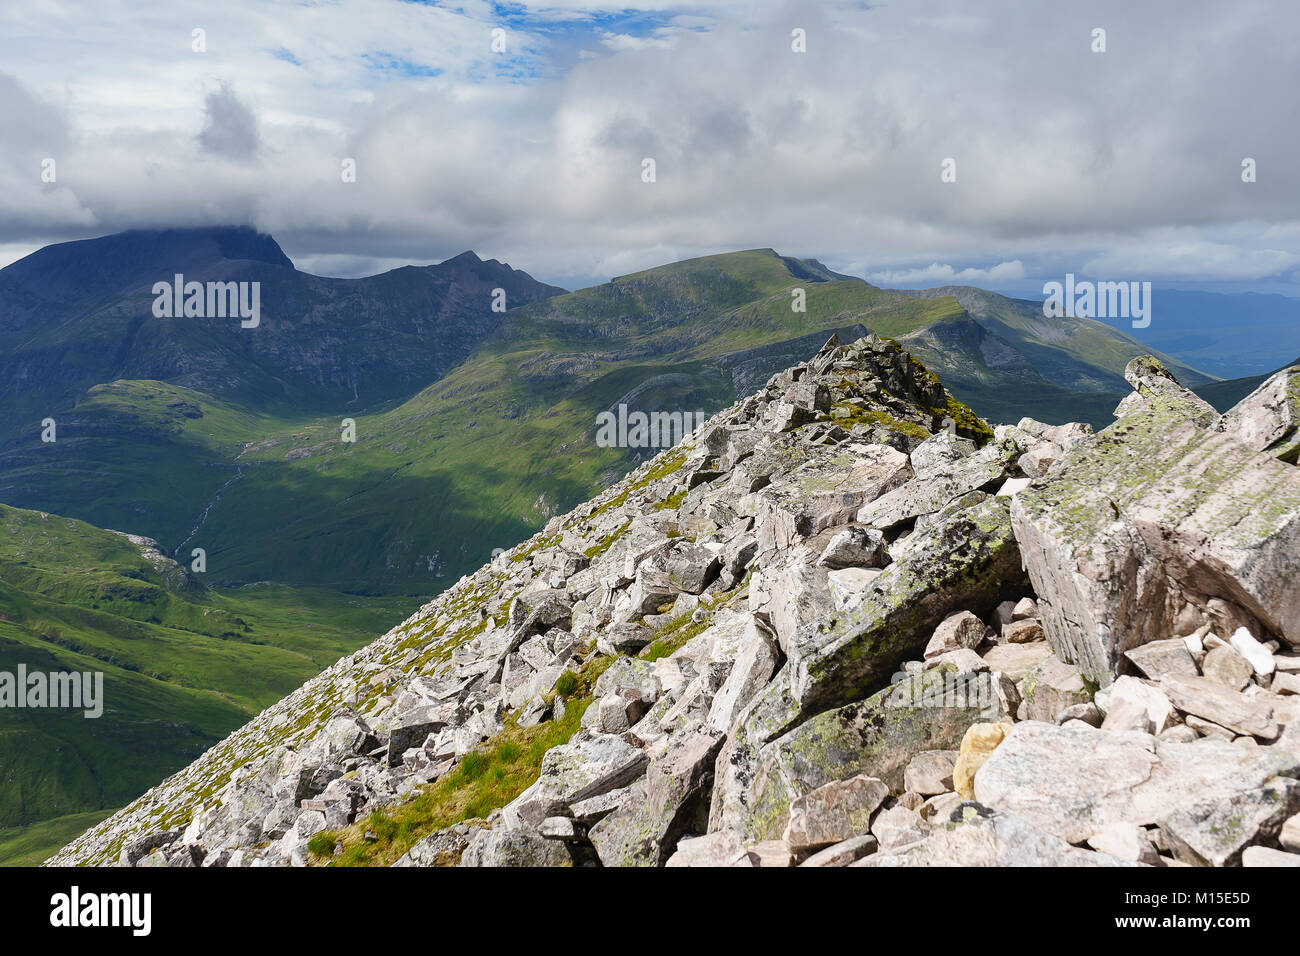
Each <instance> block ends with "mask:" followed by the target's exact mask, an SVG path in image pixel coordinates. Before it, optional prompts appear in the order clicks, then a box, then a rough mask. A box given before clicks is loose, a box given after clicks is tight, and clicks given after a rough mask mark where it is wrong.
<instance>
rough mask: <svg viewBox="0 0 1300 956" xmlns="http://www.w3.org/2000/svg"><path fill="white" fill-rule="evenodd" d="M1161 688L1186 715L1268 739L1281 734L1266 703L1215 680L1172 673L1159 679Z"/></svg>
mask: <svg viewBox="0 0 1300 956" xmlns="http://www.w3.org/2000/svg"><path fill="white" fill-rule="evenodd" d="M1160 689H1161V690H1162V691H1164V693H1165V696H1166V697H1168V698H1169V700H1170V702H1172V703H1173V705H1174V706H1175V707H1177V708H1178V709H1179V710H1181V711H1182V712H1183V713H1185V714H1195V715H1196V716H1197V717H1202V718H1204V719H1205V720H1210V721H1213V722H1214V723H1216V724H1218V725H1219V726H1221V727H1227V728H1228V729H1229V730H1235V731H1236V732H1237V733H1239V734H1250V735H1251V736H1254V737H1262V738H1263V739H1265V740H1272V739H1274V738H1275V737H1277V735H1278V725H1277V721H1276V720H1274V719H1273V710H1272V708H1271V707H1269V706H1268V704H1267V703H1264V702H1263V701H1258V700H1252V699H1250V698H1249V697H1244V696H1242V695H1241V694H1239V693H1237V692H1236V691H1234V690H1233V689H1232V688H1231V687H1226V686H1224V685H1223V684H1221V683H1219V682H1218V681H1216V680H1212V679H1210V678H1208V677H1188V676H1186V675H1184V674H1169V675H1166V676H1165V677H1164V678H1163V679H1162V680H1161V681H1160Z"/></svg>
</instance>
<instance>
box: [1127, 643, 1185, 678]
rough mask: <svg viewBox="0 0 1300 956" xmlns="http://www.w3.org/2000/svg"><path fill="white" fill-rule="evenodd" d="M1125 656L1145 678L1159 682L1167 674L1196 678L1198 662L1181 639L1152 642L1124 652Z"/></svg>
mask: <svg viewBox="0 0 1300 956" xmlns="http://www.w3.org/2000/svg"><path fill="white" fill-rule="evenodd" d="M1124 656H1125V657H1126V658H1128V660H1129V661H1130V662H1131V663H1132V664H1133V665H1134V666H1135V667H1136V668H1137V669H1138V670H1139V671H1141V672H1142V675H1143V676H1144V677H1149V678H1151V680H1159V679H1160V678H1161V677H1163V676H1164V675H1166V674H1191V675H1192V676H1196V675H1197V674H1198V673H1199V671H1197V669H1196V661H1194V660H1192V655H1191V654H1189V653H1188V652H1187V644H1186V642H1184V641H1183V640H1182V639H1181V638H1177V637H1173V638H1167V639H1165V640H1162V641H1152V642H1151V643H1149V644H1143V645H1142V646H1141V647H1135V648H1133V649H1132V650H1128V651H1125V652H1124Z"/></svg>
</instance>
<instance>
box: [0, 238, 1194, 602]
mask: <svg viewBox="0 0 1300 956" xmlns="http://www.w3.org/2000/svg"><path fill="white" fill-rule="evenodd" d="M176 273H180V274H183V275H184V277H185V280H186V281H191V280H193V281H201V282H202V281H257V282H260V283H261V288H262V293H261V302H262V319H261V324H260V325H259V326H258V327H257V328H254V329H243V328H240V327H239V323H238V322H237V321H234V320H232V319H211V318H173V319H155V318H153V317H152V316H151V313H150V305H151V302H152V294H151V292H150V289H151V287H152V285H153V283H154V282H157V281H170V280H171V277H172V275H173V274H176ZM494 289H504V290H505V296H506V304H507V305H509V306H511V307H510V308H509V310H508V311H506V312H504V313H498V312H494V311H492V298H493V290H494ZM795 290H803V293H804V311H796V310H795V308H794V307H793V305H794V292H795ZM0 327H3V328H4V329H5V330H6V331H7V332H8V333H9V335H7V336H6V340H5V341H6V344H5V345H4V346H2V347H0V372H2V374H0V382H3V385H2V386H0V388H3V391H2V392H0V398H2V400H3V401H4V403H5V405H6V408H7V409H11V410H12V413H11V414H7V415H6V417H5V425H4V426H3V430H2V434H3V438H4V445H3V451H0V501H4V502H5V503H8V504H11V505H14V506H17V507H25V508H34V509H39V510H43V511H50V512H54V513H56V514H60V515H66V516H69V517H75V518H79V519H81V520H84V521H88V522H90V523H92V524H95V525H98V526H100V527H108V528H116V529H122V530H129V531H131V532H134V533H137V534H142V535H146V536H148V537H151V538H155V539H157V540H158V541H159V542H161V544H162V545H163V547H164V549H165V550H167V551H168V552H169V553H175V554H181V549H182V547H183V548H185V549H187V552H188V550H192V549H193V548H194V547H202V548H204V549H205V551H206V553H207V563H208V570H207V573H208V575H209V579H210V580H212V581H215V582H221V583H238V584H246V583H249V582H253V581H263V580H271V581H277V582H282V583H287V584H294V585H319V586H328V587H332V588H336V589H340V590H346V591H350V592H362V593H404V594H413V595H415V594H425V593H427V592H428V591H429V590H430V589H431V588H436V587H437V586H438V582H439V581H444V582H445V581H450V580H454V579H455V578H456V577H458V576H459V575H460V574H462V573H465V572H466V571H467V570H469V569H471V568H473V567H476V566H477V565H478V563H480V562H481V561H482V560H483V559H484V558H485V557H486V556H488V555H490V553H491V551H492V550H493V549H494V548H498V547H507V546H509V545H511V544H513V543H514V542H515V541H518V540H520V539H521V538H523V537H526V536H527V535H528V534H529V533H531V532H532V531H533V530H535V529H536V527H538V526H539V524H541V523H544V522H545V520H546V519H547V518H548V517H550V516H551V515H553V514H555V513H557V512H558V511H559V510H562V509H564V508H568V507H571V506H572V505H573V504H575V503H577V502H579V501H582V500H584V499H585V498H586V496H588V495H589V494H591V493H592V492H593V490H595V489H598V488H599V487H601V486H602V485H604V484H607V483H608V482H610V481H611V480H613V479H614V478H616V477H617V476H618V475H619V474H622V473H623V472H625V471H626V470H627V469H628V468H629V467H631V466H633V465H634V464H635V463H636V462H637V461H638V460H639V459H640V457H642V453H638V452H636V451H630V450H625V449H600V448H597V447H596V446H595V444H594V423H595V418H596V415H597V414H598V413H599V412H600V411H602V410H605V409H607V408H611V407H614V406H616V405H618V404H619V403H620V402H621V403H626V404H629V405H635V406H636V407H639V408H642V409H644V410H646V411H651V410H659V409H667V410H674V409H676V410H699V411H704V412H708V413H712V412H714V411H716V410H717V409H718V408H721V407H724V406H725V405H726V404H727V403H729V402H731V401H733V400H734V399H735V398H736V397H737V396H738V395H742V394H746V393H748V391H750V390H752V389H753V388H754V387H756V385H757V384H761V382H762V380H763V379H765V378H766V377H767V376H768V375H771V374H773V373H774V372H776V371H778V370H779V369H781V368H784V367H786V366H787V365H789V364H790V362H791V361H793V360H795V359H796V358H797V357H798V356H799V355H800V354H801V353H804V352H807V350H808V348H809V347H811V346H810V344H809V343H811V342H813V341H814V340H816V339H818V338H819V337H820V338H821V339H822V340H824V338H825V336H826V335H827V334H829V333H830V332H832V331H836V330H840V331H845V332H846V333H850V332H854V333H858V334H860V332H861V331H862V330H868V331H872V332H878V333H880V334H883V335H887V336H891V337H894V338H896V339H898V340H899V341H900V342H901V343H903V344H904V345H905V346H906V347H907V348H908V349H909V350H911V351H912V352H914V353H915V354H916V355H917V357H918V358H920V359H921V360H922V361H924V362H926V363H927V364H928V365H930V367H932V368H934V369H935V371H936V373H937V374H939V375H940V376H941V377H942V378H943V379H944V381H945V382H948V383H949V386H950V388H951V389H952V390H953V392H954V394H956V395H957V396H958V397H959V398H961V399H962V400H964V401H966V402H967V403H969V404H970V405H971V407H973V408H974V409H975V410H976V411H977V412H979V413H981V414H983V415H986V416H988V417H990V418H993V419H999V420H1014V419H1018V418H1019V417H1021V416H1022V415H1024V414H1028V413H1030V412H1031V411H1032V412H1034V413H1035V414H1036V415H1037V416H1038V417H1040V418H1043V419H1044V420H1055V421H1064V420H1066V419H1067V418H1071V417H1073V418H1082V419H1085V420H1093V421H1094V422H1095V423H1097V424H1102V423H1104V421H1105V420H1108V413H1109V409H1110V407H1113V402H1112V393H1121V392H1122V390H1123V380H1122V374H1121V373H1122V370H1123V367H1124V364H1125V363H1126V362H1127V361H1128V360H1129V359H1130V358H1132V357H1133V356H1135V355H1138V354H1141V353H1142V352H1143V351H1144V349H1143V347H1142V346H1141V344H1140V343H1138V342H1137V341H1135V340H1133V339H1131V338H1130V337H1128V336H1126V335H1124V334H1123V333H1121V332H1118V331H1116V330H1113V329H1110V328H1108V327H1107V326H1105V325H1103V324H1101V323H1098V322H1092V321H1089V320H1077V319H1048V318H1045V317H1043V316H1042V314H1041V309H1037V308H1036V306H1035V304H1034V303H1029V302H1025V301H1021V300H1014V299H1008V298H1006V297H1003V296H999V295H997V294H995V293H989V292H984V291H982V290H978V289H972V288H969V287H952V288H945V289H936V290H930V291H928V292H923V293H900V292H891V291H888V290H884V289H879V288H877V287H875V286H872V285H870V284H869V283H867V282H864V281H862V280H860V279H854V278H851V277H846V276H842V275H840V274H838V273H835V272H832V271H831V270H829V269H827V268H826V267H825V266H823V265H822V264H821V263H819V262H817V261H816V260H800V259H793V258H789V257H785V256H781V255H778V254H777V253H776V252H774V251H772V250H770V249H762V250H750V251H747V252H739V253H731V254H724V255H717V256H709V257H705V258H701V259H693V260H688V261H685V262H679V263H674V264H671V265H667V266H662V267H659V268H656V269H651V270H648V271H645V272H640V273H636V274H633V275H629V276H623V277H620V278H617V279H614V280H613V281H611V282H608V283H605V284H603V285H599V286H595V287H592V288H589V289H584V290H581V291H578V292H573V293H565V294H561V290H559V289H557V288H555V287H553V286H547V285H544V284H542V283H539V282H536V281H535V280H533V279H532V278H531V277H529V276H528V275H526V274H525V273H522V272H519V271H517V270H514V269H512V268H510V267H509V266H506V265H503V264H501V263H498V262H495V261H487V262H484V261H482V260H480V259H479V258H478V257H477V256H475V255H474V254H473V253H464V254H462V255H460V256H457V257H455V258H453V259H450V260H448V261H446V262H444V263H442V264H440V265H437V266H428V267H406V268H402V269H397V270H394V271H392V272H388V273H384V274H383V275H379V276H373V277H370V278H366V279H355V280H350V279H349V280H345V279H326V278H320V277H316V276H310V275H307V274H305V273H301V272H298V271H296V270H295V269H294V268H293V267H292V264H291V263H290V262H289V260H288V259H287V257H286V256H285V255H284V253H283V252H282V251H281V250H280V248H279V246H278V245H277V244H276V243H275V242H274V240H273V239H271V238H270V237H269V236H264V235H259V234H257V233H255V232H253V231H252V230H250V229H242V228H232V229H212V230H167V231H160V232H132V233H125V234H121V235H117V236H110V237H106V238H103V239H97V240H88V241H84V242H73V243H64V244H61V245H57V246H51V247H48V248H46V249H42V250H40V251H39V252H37V253H35V254H33V255H31V256H29V257H27V258H26V259H23V260H20V261H19V262H17V263H14V264H13V265H11V266H9V267H8V268H6V269H3V270H0ZM1162 358H1164V359H1165V360H1166V361H1167V362H1168V364H1169V366H1170V367H1171V368H1172V369H1173V370H1174V371H1175V373H1176V374H1178V375H1179V376H1180V377H1181V378H1182V379H1183V380H1184V381H1186V382H1188V383H1189V384H1198V383H1208V382H1210V381H1212V378H1211V377H1210V376H1206V375H1202V374H1200V373H1198V372H1197V371H1195V370H1194V369H1190V368H1188V367H1187V366H1185V365H1182V364H1181V363H1178V362H1177V361H1176V360H1174V359H1171V358H1169V357H1167V356H1162ZM45 418H53V419H54V420H55V422H56V423H57V429H58V430H57V438H58V440H57V442H55V443H44V442H41V441H40V440H39V439H40V434H41V427H40V422H41V421H42V420H43V419H45ZM345 418H351V419H353V420H354V421H355V423H356V441H355V443H345V442H341V441H340V440H339V439H340V437H341V435H342V427H343V424H342V423H343V420H344V419H345ZM430 502H437V506H436V507H430Z"/></svg>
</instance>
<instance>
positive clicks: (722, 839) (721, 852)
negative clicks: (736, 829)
mask: <svg viewBox="0 0 1300 956" xmlns="http://www.w3.org/2000/svg"><path fill="white" fill-rule="evenodd" d="M754 865H755V864H754V862H753V861H752V860H750V858H749V855H748V854H747V853H746V852H745V845H744V844H743V843H741V842H740V837H738V836H737V835H736V834H735V833H733V832H732V831H730V830H719V831H717V832H716V833H708V834H705V835H704V836H699V837H686V838H684V839H682V840H681V841H679V842H678V844H677V849H676V850H675V851H674V852H673V855H672V856H670V857H669V858H668V862H667V863H665V864H664V866H670V867H683V866H754Z"/></svg>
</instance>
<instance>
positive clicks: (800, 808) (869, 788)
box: [782, 774, 889, 854]
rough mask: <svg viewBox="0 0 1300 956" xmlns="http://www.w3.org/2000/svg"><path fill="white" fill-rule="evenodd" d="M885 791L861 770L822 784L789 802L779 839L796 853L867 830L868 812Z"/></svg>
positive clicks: (879, 802) (869, 812) (869, 818)
mask: <svg viewBox="0 0 1300 956" xmlns="http://www.w3.org/2000/svg"><path fill="white" fill-rule="evenodd" d="M888 795H889V787H887V786H886V785H885V784H884V783H883V782H882V781H880V780H878V779H876V778H875V777H868V776H867V775H865V774H859V775H858V776H856V777H850V778H849V779H848V780H839V781H835V782H833V783H828V784H825V785H823V786H821V787H818V788H817V789H816V790H812V791H810V792H808V793H806V794H804V795H803V796H801V797H798V798H797V799H795V800H794V801H793V802H792V803H791V804H790V821H789V823H787V824H786V827H785V833H784V834H783V835H782V839H784V840H785V845H786V846H787V847H788V848H789V850H790V852H791V853H795V854H799V853H804V852H806V851H808V850H816V849H819V848H820V847H823V846H827V845H829V844H832V843H839V842H841V841H843V840H847V839H849V838H851V837H855V836H860V835H861V834H864V833H867V832H869V831H870V823H871V815H872V814H873V813H875V812H876V809H877V808H878V807H879V806H880V804H881V801H883V800H884V799H885V797H887V796H888Z"/></svg>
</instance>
